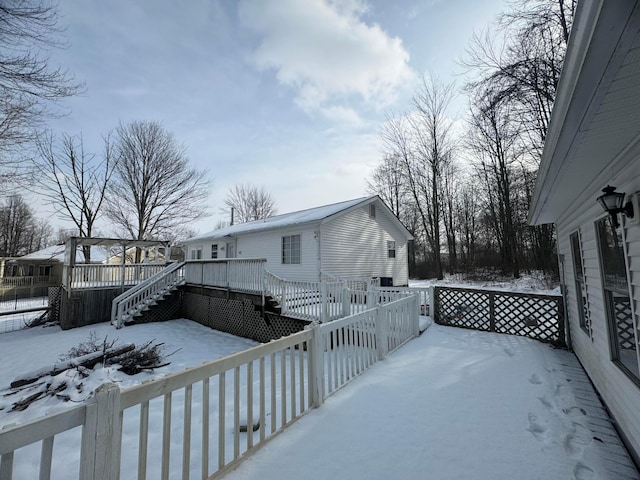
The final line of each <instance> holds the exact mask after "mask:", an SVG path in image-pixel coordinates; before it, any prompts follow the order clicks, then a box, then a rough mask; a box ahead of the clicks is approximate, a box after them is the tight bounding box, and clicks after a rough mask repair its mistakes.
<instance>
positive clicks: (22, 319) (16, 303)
mask: <svg viewBox="0 0 640 480" xmlns="http://www.w3.org/2000/svg"><path fill="white" fill-rule="evenodd" d="M48 303H49V297H34V298H20V299H15V300H8V301H2V302H0V313H6V312H11V311H14V310H23V309H29V308H39V307H46V306H47V305H48ZM42 313H43V310H39V311H36V312H28V313H14V314H9V315H0V333H5V332H13V331H14V330H20V329H21V328H24V327H25V324H26V323H28V322H30V321H32V320H34V319H35V318H37V317H39V316H40V315H42Z"/></svg>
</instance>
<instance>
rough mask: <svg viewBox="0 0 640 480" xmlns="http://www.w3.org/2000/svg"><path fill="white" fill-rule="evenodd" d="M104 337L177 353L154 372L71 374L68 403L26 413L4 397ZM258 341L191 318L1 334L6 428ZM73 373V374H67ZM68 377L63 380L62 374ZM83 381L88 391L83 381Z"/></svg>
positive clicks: (0, 399) (1, 412) (52, 402)
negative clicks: (105, 389)
mask: <svg viewBox="0 0 640 480" xmlns="http://www.w3.org/2000/svg"><path fill="white" fill-rule="evenodd" d="M91 333H94V334H95V336H96V337H97V338H98V339H99V340H102V339H104V338H105V337H108V338H109V339H111V340H113V339H117V340H118V342H117V343H118V344H125V343H135V344H136V345H142V344H144V343H146V342H148V341H149V340H154V343H164V345H165V353H171V352H174V351H175V353H174V354H173V355H171V356H170V357H168V358H167V360H168V361H170V362H171V363H170V365H168V366H166V367H162V368H159V369H157V370H155V371H153V372H148V373H139V374H137V375H133V376H129V375H125V374H124V373H122V372H118V371H117V370H116V369H115V368H106V369H103V368H100V367H96V368H95V369H94V371H93V372H92V373H91V375H90V376H89V377H88V378H66V379H65V380H66V381H67V382H68V383H69V385H70V388H69V389H68V390H67V391H66V392H61V393H63V394H67V395H69V396H70V397H71V398H72V401H70V402H62V401H60V400H58V399H56V398H54V397H50V398H48V399H46V400H40V401H38V402H36V403H35V404H33V405H32V406H30V407H29V408H27V409H26V410H24V411H22V412H12V411H10V409H11V405H12V403H13V402H14V401H15V399H16V398H15V396H10V397H7V396H3V393H6V389H7V388H8V387H9V384H10V383H11V381H12V380H14V379H15V378H16V377H18V376H21V375H24V374H25V373H27V372H30V371H33V370H38V369H41V368H44V367H48V366H51V365H53V364H55V363H56V362H59V361H60V358H59V357H60V355H63V354H65V353H67V352H68V351H69V349H70V348H72V347H75V346H77V345H78V344H80V343H82V342H86V341H87V339H88V338H89V335H90V334H91ZM256 345H258V343H257V342H254V341H253V340H249V339H246V338H242V337H236V336H234V335H230V334H228V333H223V332H219V331H217V330H212V329H210V328H207V327H203V326H202V325H200V324H198V323H196V322H192V321H190V320H172V321H169V322H160V323H148V324H142V325H132V326H129V327H126V328H123V329H120V330H116V329H115V328H114V327H113V326H112V325H110V324H109V323H101V324H97V325H90V326H87V327H81V328H74V329H71V330H66V331H63V330H61V329H60V327H57V326H55V327H37V328H32V329H27V330H20V331H17V332H9V333H3V334H2V335H0V365H2V368H0V428H2V427H3V426H4V425H7V424H20V423H23V422H25V421H27V420H32V419H34V418H37V417H38V416H41V415H44V414H48V413H53V412H56V411H60V410H62V409H64V408H67V407H69V406H73V405H74V404H75V403H77V402H80V401H82V400H84V399H85V398H87V397H88V396H89V395H90V393H91V392H92V391H93V389H94V388H97V387H98V386H99V385H100V384H102V383H104V382H107V381H112V382H115V383H117V384H118V385H120V386H121V387H122V388H126V387H130V386H132V385H137V384H139V383H141V382H143V381H146V380H150V379H152V378H158V377H162V376H165V375H167V374H169V373H172V372H178V371H181V370H184V369H186V368H188V367H192V366H195V365H200V364H202V363H203V362H206V361H210V360H215V359H216V358H220V357H223V356H226V355H231V354H232V353H235V352H239V351H242V350H246V349H247V348H251V347H253V346H256ZM61 375H67V374H61ZM58 380H62V379H58ZM80 383H82V384H83V388H82V391H81V392H79V391H78V389H77V385H78V384H80Z"/></svg>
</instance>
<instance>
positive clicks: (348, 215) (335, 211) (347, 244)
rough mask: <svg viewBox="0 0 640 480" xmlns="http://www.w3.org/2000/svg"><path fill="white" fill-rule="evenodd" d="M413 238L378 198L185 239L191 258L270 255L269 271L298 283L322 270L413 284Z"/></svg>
mask: <svg viewBox="0 0 640 480" xmlns="http://www.w3.org/2000/svg"><path fill="white" fill-rule="evenodd" d="M412 239H413V237H412V236H411V234H410V233H409V232H408V231H407V229H406V228H405V227H404V226H403V225H402V223H400V221H399V220H398V218H397V217H396V216H395V215H394V214H393V213H392V212H391V210H390V209H389V207H387V206H386V205H385V204H384V202H383V201H382V200H381V199H380V197H378V196H372V197H365V198H357V199H355V200H349V201H346V202H340V203H335V204H332V205H325V206H322V207H317V208H311V209H308V210H301V211H299V212H292V213H286V214H283V215H277V216H274V217H269V218H266V219H264V220H256V221H253V222H247V223H241V224H237V225H232V226H229V227H226V228H222V229H219V230H214V231H212V232H209V233H207V234H204V235H200V236H198V237H195V238H191V239H189V240H187V241H186V242H185V248H186V255H187V261H189V260H197V259H222V258H266V259H267V266H266V268H267V270H268V271H269V272H271V273H273V274H274V275H277V276H279V277H282V278H285V279H287V280H293V281H316V282H317V281H318V280H319V279H320V278H321V274H327V275H335V276H338V277H368V278H375V277H377V278H380V279H381V283H383V284H393V285H407V283H408V275H409V268H408V250H407V243H408V241H409V240H412Z"/></svg>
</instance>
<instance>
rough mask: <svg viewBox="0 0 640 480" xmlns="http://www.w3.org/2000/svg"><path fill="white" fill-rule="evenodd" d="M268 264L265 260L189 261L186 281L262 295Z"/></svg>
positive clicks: (186, 268)
mask: <svg viewBox="0 0 640 480" xmlns="http://www.w3.org/2000/svg"><path fill="white" fill-rule="evenodd" d="M266 263H267V261H266V260H265V259H263V258H258V259H249V258H248V259H244V258H242V259H240V258H228V259H223V260H189V261H187V262H186V264H185V281H186V283H187V284H193V285H203V286H205V287H220V288H229V289H233V290H238V291H242V292H248V293H260V294H261V293H262V292H263V291H264V273H265V265H266Z"/></svg>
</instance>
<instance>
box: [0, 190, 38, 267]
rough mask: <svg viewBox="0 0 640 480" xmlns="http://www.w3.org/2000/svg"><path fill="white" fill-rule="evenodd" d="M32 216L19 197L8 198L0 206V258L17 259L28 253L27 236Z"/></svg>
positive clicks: (31, 223) (31, 224) (27, 206)
mask: <svg viewBox="0 0 640 480" xmlns="http://www.w3.org/2000/svg"><path fill="white" fill-rule="evenodd" d="M32 226H33V214H32V212H31V209H30V208H29V205H27V203H26V202H25V201H24V199H23V198H22V197H21V196H20V195H12V196H10V197H8V198H7V199H6V200H5V202H4V204H3V205H2V206H0V256H3V257H17V256H19V255H24V254H26V253H29V251H28V236H29V232H30V230H31V228H32Z"/></svg>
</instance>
